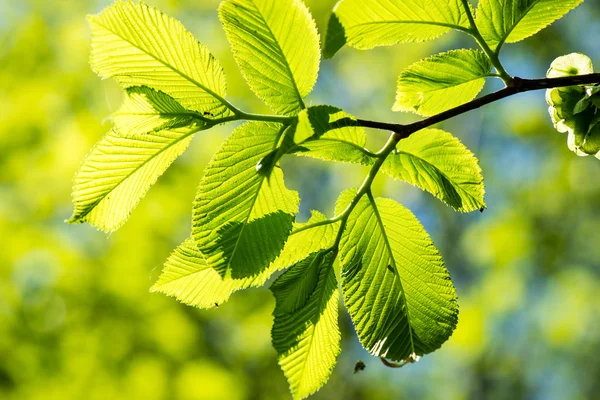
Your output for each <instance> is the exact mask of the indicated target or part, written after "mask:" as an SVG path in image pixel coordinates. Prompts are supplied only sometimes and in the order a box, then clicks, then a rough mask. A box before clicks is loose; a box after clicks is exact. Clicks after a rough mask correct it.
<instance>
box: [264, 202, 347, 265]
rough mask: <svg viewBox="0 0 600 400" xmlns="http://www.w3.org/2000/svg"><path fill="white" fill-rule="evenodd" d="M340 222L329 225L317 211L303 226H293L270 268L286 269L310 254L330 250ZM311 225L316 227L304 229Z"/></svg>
mask: <svg viewBox="0 0 600 400" xmlns="http://www.w3.org/2000/svg"><path fill="white" fill-rule="evenodd" d="M340 224H341V223H340V222H339V221H337V222H334V223H329V221H328V219H327V217H325V215H323V214H321V213H320V212H318V211H312V216H311V218H310V219H309V220H308V222H306V223H304V224H294V230H293V232H297V233H293V234H292V235H290V237H289V239H288V240H287V242H286V243H285V246H284V247H283V250H281V254H279V256H278V257H277V258H276V259H275V261H273V263H272V268H274V269H275V270H280V269H283V268H287V267H289V266H291V265H293V264H295V263H297V262H299V261H302V260H304V259H305V258H307V257H308V256H309V255H310V254H311V253H314V252H317V251H320V250H324V249H328V248H331V247H332V246H333V244H334V242H335V237H336V234H337V231H338V229H339V227H340ZM311 225H317V226H314V227H312V228H310V229H306V228H307V227H309V226H311Z"/></svg>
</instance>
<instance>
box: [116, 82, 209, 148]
mask: <svg viewBox="0 0 600 400" xmlns="http://www.w3.org/2000/svg"><path fill="white" fill-rule="evenodd" d="M125 92H126V94H125V100H124V101H123V105H122V106H121V108H120V109H119V110H118V111H117V112H116V113H114V114H113V122H114V124H115V130H116V131H117V132H118V133H119V134H120V135H121V136H139V135H144V134H147V133H153V132H158V131H162V130H164V129H173V128H181V127H184V126H188V125H193V128H194V129H196V130H197V131H198V130H201V129H203V128H208V127H209V125H208V124H207V123H206V121H205V119H204V118H203V117H201V116H200V115H199V114H198V112H197V111H189V110H186V109H185V108H183V106H182V105H181V104H179V103H178V102H177V101H176V100H175V99H173V98H172V97H171V96H169V95H168V94H165V93H163V92H159V91H156V90H154V89H151V88H149V87H147V86H133V87H130V88H128V89H126V91H125Z"/></svg>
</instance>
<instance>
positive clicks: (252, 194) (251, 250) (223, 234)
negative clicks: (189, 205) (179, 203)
mask: <svg viewBox="0 0 600 400" xmlns="http://www.w3.org/2000/svg"><path fill="white" fill-rule="evenodd" d="M284 128H285V127H284V126H282V125H280V124H274V123H265V122H249V123H246V124H244V125H242V126H241V127H239V128H238V129H236V130H235V131H234V132H233V134H232V135H231V136H230V137H229V138H228V139H227V140H226V141H225V143H223V145H222V146H221V149H219V151H218V152H217V153H216V154H215V156H214V157H213V159H212V161H211V162H210V164H209V165H208V166H207V167H206V169H205V172H204V176H203V177H202V180H201V181H200V185H199V187H198V192H197V195H196V200H195V201H194V209H193V214H194V218H193V237H194V241H195V242H196V245H197V246H198V249H199V250H200V251H201V252H202V254H204V255H205V257H206V260H207V262H208V264H209V265H210V266H211V268H214V269H216V270H217V271H218V272H219V274H220V275H221V276H222V277H224V278H229V277H231V278H234V279H242V278H249V277H253V276H256V275H258V274H260V273H261V272H262V271H264V270H265V269H266V268H267V267H268V265H269V263H270V262H272V261H273V260H274V259H275V258H276V257H277V256H278V255H279V253H280V252H281V249H282V248H283V245H284V243H285V241H286V239H287V237H288V235H289V234H290V231H291V229H292V224H293V222H294V214H295V213H296V212H297V211H298V203H299V198H298V194H297V193H296V192H294V191H290V190H288V189H287V188H286V187H285V185H284V183H283V172H282V171H281V169H280V168H273V171H272V172H271V174H270V175H268V176H267V175H265V174H259V173H258V172H257V164H258V162H259V161H260V160H261V159H262V158H263V157H265V156H266V155H267V154H269V153H270V152H271V151H272V150H273V149H274V148H275V147H276V145H277V143H278V141H279V139H280V137H281V134H282V130H283V129H284Z"/></svg>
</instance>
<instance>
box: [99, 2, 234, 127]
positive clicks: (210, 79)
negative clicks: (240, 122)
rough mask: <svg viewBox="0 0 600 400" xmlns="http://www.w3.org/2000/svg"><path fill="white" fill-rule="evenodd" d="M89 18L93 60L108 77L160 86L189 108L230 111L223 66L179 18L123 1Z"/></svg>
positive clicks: (128, 83) (127, 84)
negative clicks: (226, 98)
mask: <svg viewBox="0 0 600 400" xmlns="http://www.w3.org/2000/svg"><path fill="white" fill-rule="evenodd" d="M88 20H89V23H90V27H91V30H92V51H91V56H90V64H91V66H92V69H93V70H94V71H95V72H96V73H97V74H98V75H99V76H100V77H102V78H103V79H104V78H114V79H115V80H116V81H117V82H119V83H120V84H121V85H122V86H124V87H126V88H127V87H131V86H148V87H151V88H153V89H155V90H160V91H162V92H164V93H166V94H168V95H169V96H171V97H173V98H174V99H175V100H177V101H178V102H179V103H180V104H181V105H182V106H183V107H184V108H186V109H188V110H195V111H199V112H209V113H211V114H214V115H215V116H218V115H223V114H227V113H229V110H228V107H229V104H228V103H227V102H226V101H225V100H224V97H225V92H226V84H225V75H224V73H223V69H222V68H221V65H220V64H219V62H218V61H217V60H215V59H214V57H213V56H212V55H211V54H210V52H209V51H208V50H207V49H206V47H204V46H203V45H202V44H200V43H198V41H197V40H196V39H195V38H194V36H193V35H192V34H191V33H190V32H188V31H187V30H186V29H185V27H184V26H183V25H182V24H181V23H180V22H179V21H177V20H175V19H173V18H171V17H168V16H166V15H164V14H163V13H161V12H160V11H159V10H157V9H155V8H153V7H149V6H147V5H146V4H144V3H133V2H130V1H127V2H125V1H118V2H116V3H114V4H113V5H112V6H110V7H108V8H106V9H105V10H104V11H102V13H100V14H99V15H95V16H89V17H88Z"/></svg>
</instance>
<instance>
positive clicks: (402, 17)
mask: <svg viewBox="0 0 600 400" xmlns="http://www.w3.org/2000/svg"><path fill="white" fill-rule="evenodd" d="M467 28H469V21H468V19H467V14H466V12H465V10H464V8H463V6H462V4H461V1H460V0H342V1H340V2H339V3H338V4H337V5H336V6H335V9H334V13H333V15H332V16H331V19H330V21H329V26H328V31H327V39H326V41H325V49H324V54H325V56H326V57H328V58H329V57H332V56H333V55H334V54H335V53H336V52H337V51H338V50H339V49H340V48H341V47H342V46H343V45H344V44H345V43H347V44H348V45H350V46H352V47H355V48H357V49H361V50H367V49H372V48H373V47H376V46H389V45H393V44H396V43H410V42H422V41H424V40H431V39H435V38H437V37H439V36H441V35H443V34H444V33H447V32H449V31H450V30H451V29H458V30H466V29H467Z"/></svg>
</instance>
